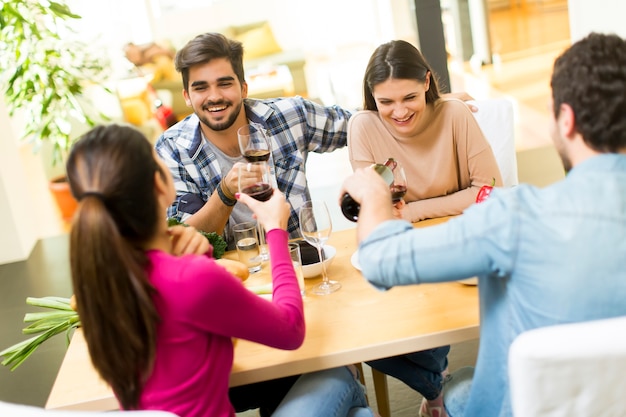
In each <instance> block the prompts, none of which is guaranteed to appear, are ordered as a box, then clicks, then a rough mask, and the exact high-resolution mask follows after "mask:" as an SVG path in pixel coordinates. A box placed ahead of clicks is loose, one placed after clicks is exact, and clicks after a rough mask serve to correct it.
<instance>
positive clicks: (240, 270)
mask: <svg viewBox="0 0 626 417" xmlns="http://www.w3.org/2000/svg"><path fill="white" fill-rule="evenodd" d="M215 263H217V264H219V265H222V266H223V267H224V268H226V270H227V271H228V272H230V273H231V274H233V275H234V276H236V277H238V278H239V279H240V280H241V281H242V282H243V281H245V280H247V279H248V277H249V276H250V272H249V271H248V267H247V266H246V265H245V264H244V263H243V262H239V261H233V260H232V259H225V258H221V259H216V260H215Z"/></svg>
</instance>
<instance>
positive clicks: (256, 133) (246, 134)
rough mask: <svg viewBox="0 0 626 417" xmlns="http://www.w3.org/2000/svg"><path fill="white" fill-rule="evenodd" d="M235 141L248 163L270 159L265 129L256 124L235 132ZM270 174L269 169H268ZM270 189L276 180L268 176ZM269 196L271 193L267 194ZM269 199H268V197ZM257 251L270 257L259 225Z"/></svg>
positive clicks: (268, 142) (266, 257) (263, 255)
mask: <svg viewBox="0 0 626 417" xmlns="http://www.w3.org/2000/svg"><path fill="white" fill-rule="evenodd" d="M237 140H238V141H239V150H240V151H241V155H242V156H243V157H244V158H245V160H246V161H248V162H249V163H254V162H258V161H268V160H269V159H270V141H269V140H268V138H267V135H266V134H265V128H264V127H263V126H261V125H259V124H257V123H249V124H246V125H244V126H242V127H240V128H239V129H238V130H237ZM270 172H271V169H270ZM268 184H270V185H271V186H272V187H276V180H275V179H274V178H272V176H271V175H270V181H269V182H268ZM269 195H270V196H271V193H270V194H269ZM268 198H269V197H268ZM259 249H260V252H261V254H260V255H259V256H260V257H261V259H263V260H264V261H267V260H269V259H270V255H269V253H268V251H267V245H266V244H265V234H264V233H263V228H262V227H261V225H259Z"/></svg>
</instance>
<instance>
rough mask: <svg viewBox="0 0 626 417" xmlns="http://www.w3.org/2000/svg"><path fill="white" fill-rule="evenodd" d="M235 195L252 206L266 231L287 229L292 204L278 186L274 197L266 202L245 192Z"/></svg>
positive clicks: (256, 217) (251, 208)
mask: <svg viewBox="0 0 626 417" xmlns="http://www.w3.org/2000/svg"><path fill="white" fill-rule="evenodd" d="M235 197H236V198H237V200H239V201H240V202H242V203H244V204H245V205H246V206H248V207H250V210H252V213H253V215H254V218H255V219H257V221H258V222H259V223H260V224H261V225H262V226H263V228H264V229H265V231H266V232H269V231H270V230H272V229H283V230H287V221H288V220H289V214H290V213H291V206H290V205H289V203H288V202H287V200H286V199H285V195H284V194H283V193H282V192H280V190H278V189H277V188H275V189H274V192H273V194H272V198H270V199H269V200H267V201H264V202H262V201H258V200H255V199H254V198H252V197H250V196H249V195H247V194H244V193H237V194H235Z"/></svg>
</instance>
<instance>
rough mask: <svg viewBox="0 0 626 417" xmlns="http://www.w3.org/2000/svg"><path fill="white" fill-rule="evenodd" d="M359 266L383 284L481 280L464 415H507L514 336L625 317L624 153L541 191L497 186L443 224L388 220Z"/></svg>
mask: <svg viewBox="0 0 626 417" xmlns="http://www.w3.org/2000/svg"><path fill="white" fill-rule="evenodd" d="M359 262H360V264H361V267H362V271H363V274H364V276H365V277H366V278H367V279H368V280H369V281H370V282H371V283H372V284H373V285H375V286H376V287H378V288H382V289H386V288H390V287H393V286H396V285H411V284H419V283H422V282H442V281H452V280H458V279H463V278H468V277H472V276H478V277H479V284H478V289H479V294H480V321H481V326H480V348H479V353H478V361H477V367H476V371H475V375H474V380H473V384H472V391H471V395H470V399H469V402H468V404H467V409H466V414H465V416H469V417H471V416H481V417H482V416H510V415H512V410H511V405H510V396H509V384H508V377H507V372H508V370H507V355H508V350H509V345H510V344H511V342H512V341H513V339H514V338H515V337H516V336H517V335H519V334H520V333H521V332H523V331H525V330H529V329H533V328H537V327H542V326H547V325H552V324H558V323H570V322H578V321H584V320H591V319H599V318H605V317H614V316H620V315H626V156H623V155H615V154H603V155H600V156H596V157H593V158H591V159H589V160H586V161H584V162H583V163H581V164H578V165H577V166H576V167H575V168H574V169H573V170H571V171H570V172H569V174H568V175H567V177H566V178H565V179H564V180H563V181H560V182H558V183H556V184H553V185H551V186H549V187H546V188H543V189H539V188H536V187H533V186H528V185H520V186H518V187H515V188H512V189H507V190H494V192H493V194H492V195H491V197H490V199H489V200H487V201H486V202H484V203H482V204H476V205H474V206H472V207H470V208H468V209H467V210H466V211H465V212H464V214H463V215H462V216H459V217H457V218H453V219H451V220H450V221H448V222H447V223H445V224H442V225H437V226H432V227H428V228H421V229H414V228H413V227H412V226H411V224H410V223H407V222H405V221H400V220H397V221H389V222H386V223H384V224H381V225H380V226H379V227H378V228H376V230H374V231H373V233H372V234H371V235H370V236H368V238H367V239H366V240H364V241H363V242H362V243H361V245H360V248H359ZM415 320H428V317H416V318H415ZM625 330H626V329H625Z"/></svg>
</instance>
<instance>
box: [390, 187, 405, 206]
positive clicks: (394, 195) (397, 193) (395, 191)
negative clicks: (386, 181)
mask: <svg viewBox="0 0 626 417" xmlns="http://www.w3.org/2000/svg"><path fill="white" fill-rule="evenodd" d="M389 189H390V190H391V201H392V202H393V204H396V203H399V202H400V200H402V198H403V197H404V195H405V194H406V185H398V184H393V185H392V186H391V187H389Z"/></svg>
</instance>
